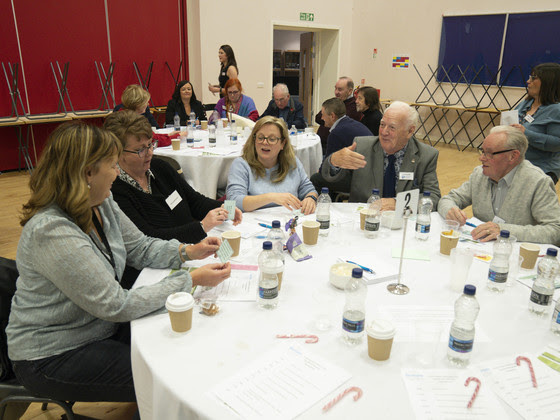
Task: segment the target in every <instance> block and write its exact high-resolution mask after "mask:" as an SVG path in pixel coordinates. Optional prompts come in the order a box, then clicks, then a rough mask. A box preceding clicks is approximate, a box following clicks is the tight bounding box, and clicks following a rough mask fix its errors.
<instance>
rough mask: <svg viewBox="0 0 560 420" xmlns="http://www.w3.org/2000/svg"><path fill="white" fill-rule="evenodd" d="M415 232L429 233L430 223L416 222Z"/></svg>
mask: <svg viewBox="0 0 560 420" xmlns="http://www.w3.org/2000/svg"><path fill="white" fill-rule="evenodd" d="M416 232H418V233H430V225H421V224H420V223H416Z"/></svg>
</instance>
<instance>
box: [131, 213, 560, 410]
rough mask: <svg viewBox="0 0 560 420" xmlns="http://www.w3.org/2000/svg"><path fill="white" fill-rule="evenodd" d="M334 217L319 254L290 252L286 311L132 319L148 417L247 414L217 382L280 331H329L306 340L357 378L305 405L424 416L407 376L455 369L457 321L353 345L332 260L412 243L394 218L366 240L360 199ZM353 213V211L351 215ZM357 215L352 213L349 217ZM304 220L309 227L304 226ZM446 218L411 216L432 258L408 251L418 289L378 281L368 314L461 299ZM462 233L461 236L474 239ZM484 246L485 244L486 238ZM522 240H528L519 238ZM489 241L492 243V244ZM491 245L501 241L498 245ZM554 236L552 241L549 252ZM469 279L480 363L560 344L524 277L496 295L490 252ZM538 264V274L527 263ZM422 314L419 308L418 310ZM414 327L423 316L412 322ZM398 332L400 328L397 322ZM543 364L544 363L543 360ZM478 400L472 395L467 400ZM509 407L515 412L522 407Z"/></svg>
mask: <svg viewBox="0 0 560 420" xmlns="http://www.w3.org/2000/svg"><path fill="white" fill-rule="evenodd" d="M333 207H334V210H333V212H332V220H333V221H336V219H338V220H340V221H342V222H343V223H340V226H341V228H335V227H333V228H331V233H330V235H329V236H328V237H327V238H323V237H320V238H319V243H318V244H317V245H316V246H313V247H308V249H309V250H310V252H311V254H312V255H313V258H312V259H310V260H307V261H304V262H299V263H296V262H295V261H293V259H292V258H291V257H290V256H286V268H285V272H284V276H283V283H282V290H281V292H280V300H279V304H278V307H277V308H276V309H275V310H272V311H267V310H262V309H259V308H258V306H257V303H256V302H220V303H219V306H220V307H221V310H220V312H219V314H218V315H216V316H214V317H207V316H204V315H200V314H199V313H198V310H197V311H194V312H195V313H194V318H193V328H192V330H191V331H189V332H188V333H185V334H174V333H173V332H172V331H171V327H170V323H169V318H168V315H167V314H166V313H164V314H160V315H155V316H150V317H146V318H144V319H140V320H136V321H134V322H133V323H132V368H133V373H134V383H135V387H136V395H137V399H138V405H139V407H140V413H141V416H142V419H143V420H150V419H167V420H171V419H185V418H212V419H229V418H237V417H236V415H235V413H234V412H233V411H231V410H230V409H229V408H228V407H226V406H225V405H224V404H222V403H221V402H220V401H219V400H217V399H215V398H214V397H212V396H211V395H209V394H208V391H209V390H211V389H212V388H213V387H214V386H215V385H216V384H217V383H219V382H221V381H222V380H224V379H225V378H228V377H230V376H231V375H233V374H235V373H236V372H238V371H239V370H240V369H242V368H243V367H244V366H246V365H247V364H249V363H250V362H251V361H253V360H254V359H256V358H258V357H259V356H260V355H263V354H264V353H265V352H267V351H268V350H270V349H272V348H274V347H275V346H278V345H279V343H280V342H281V341H283V340H280V339H277V338H275V335H276V334H286V333H287V334H302V333H303V334H317V335H318V336H319V342H318V343H316V344H307V345H305V346H306V347H305V348H306V350H309V351H312V352H314V353H315V354H317V355H319V356H321V357H323V358H325V359H327V360H329V361H331V362H332V363H334V364H336V365H338V366H340V367H342V368H344V369H346V370H348V371H349V372H350V373H351V374H352V379H351V380H350V381H349V382H348V383H346V384H344V385H343V386H342V387H340V388H339V389H338V390H337V391H336V392H333V393H332V394H331V395H329V396H327V397H325V398H324V399H323V400H322V401H320V402H319V403H317V404H315V405H314V406H313V407H312V408H311V409H309V410H308V411H306V412H305V413H303V414H302V416H300V418H304V419H319V418H321V419H322V418H324V419H328V418H332V419H335V418H337V419H338V418H343V417H344V418H347V419H363V418H391V419H409V418H413V417H414V412H413V409H412V406H411V405H410V402H409V398H408V395H407V391H406V388H405V385H404V383H403V381H402V379H401V371H400V369H401V368H402V367H418V368H448V367H449V365H448V363H447V360H446V350H447V343H446V342H445V340H446V338H447V337H448V333H449V327H448V326H446V327H445V328H442V329H441V331H440V341H439V342H437V343H424V342H403V341H399V340H398V338H395V342H394V344H393V349H392V353H391V358H390V359H389V360H388V361H386V362H376V361H374V360H372V359H370V358H369V357H368V355H367V340H365V339H364V341H363V343H362V344H361V345H358V346H356V347H348V346H347V345H346V344H344V342H343V341H342V340H341V318H342V308H343V305H344V301H345V296H344V292H343V291H341V290H338V289H335V288H334V287H332V286H331V285H330V284H329V268H330V266H331V265H332V264H333V263H335V262H337V261H336V260H337V257H339V256H346V257H350V258H353V259H355V260H357V261H358V262H361V263H362V264H364V265H365V263H364V261H365V262H366V263H367V264H368V265H370V266H371V267H374V268H375V266H376V264H381V263H383V264H384V265H390V266H392V267H394V269H395V270H396V269H397V268H398V259H396V258H392V257H391V251H392V249H393V248H395V247H397V248H398V247H400V244H401V241H402V233H403V230H402V229H401V230H395V231H389V230H387V229H385V228H382V230H381V231H380V234H379V236H378V238H376V239H366V238H365V237H364V235H363V233H362V231H360V230H359V214H358V212H357V211H356V208H357V205H356V204H335V205H333ZM255 218H259V219H264V220H267V221H271V220H273V219H280V220H281V221H282V222H284V221H286V220H287V219H288V215H287V212H286V211H284V210H283V209H281V208H274V209H269V210H267V211H258V212H253V213H246V214H244V221H243V223H251V224H256V223H257V221H255V220H254V219H255ZM348 220H351V221H350V222H348ZM345 221H346V223H344V222H345ZM300 229H301V227H299V228H298V231H299V232H300V234H301V230H300ZM440 231H441V223H440V217H439V216H438V215H437V214H436V213H433V214H432V232H431V234H430V237H429V239H428V241H427V242H422V241H418V240H416V239H415V238H414V222H413V221H409V225H408V232H407V240H406V243H407V249H408V248H416V249H425V250H427V251H428V254H429V257H430V261H421V260H408V259H407V260H405V261H404V263H403V283H404V284H406V285H407V286H409V287H410V293H409V294H407V295H403V296H397V295H393V294H391V293H389V292H388V291H387V288H386V287H387V283H380V284H376V285H370V286H368V295H367V301H366V311H367V313H366V322H369V321H370V320H371V319H373V318H374V317H376V316H378V314H379V312H380V311H382V310H383V307H384V306H386V305H398V306H400V307H402V311H403V312H406V311H410V310H411V309H410V308H411V307H413V306H416V305H420V306H433V307H441V306H452V305H453V304H454V302H455V300H456V299H457V297H458V296H459V294H458V293H456V292H453V291H451V289H450V287H449V272H450V266H451V263H450V258H449V257H447V256H443V255H441V254H440V253H439V233H440ZM261 242H262V239H260V240H259V239H257V238H252V239H244V240H242V246H241V247H242V252H241V255H240V257H239V259H238V262H239V261H240V262H244V263H251V264H256V258H257V255H258V252H259V250H258V248H259V245H260V244H261ZM468 244H469V243H468V242H460V243H459V246H460V247H466V246H468ZM477 246H478V245H477ZM517 246H518V245H517ZM482 249H483V250H484V247H482ZM485 250H486V251H488V252H490V253H491V252H492V247H491V244H490V245H486V247H485ZM544 250H545V247H544V246H542V247H541V251H544ZM155 273H156V272H155V271H151V273H148V270H144V272H143V274H142V275H141V277H140V278H139V280H138V282H137V283H138V285H141V284H149V283H150V282H154V281H157V279H158V276H159V277H160V276H161V273H160V274H155ZM469 273H470V274H469V280H468V282H469V283H472V284H475V285H476V286H477V293H476V297H477V299H478V301H479V302H480V306H481V310H480V314H479V317H478V323H479V326H480V328H479V330H477V334H479V336H480V337H482V336H486V337H490V340H489V341H483V340H480V341H476V339H475V347H474V351H473V354H472V357H471V365H473V364H477V363H480V362H484V361H488V360H491V359H495V358H500V357H509V356H513V357H515V356H517V355H519V354H522V353H525V352H527V353H529V354H531V353H535V352H538V351H541V350H542V349H543V348H544V347H545V345H547V344H554V345H555V346H556V347H558V346H560V338H558V337H556V336H554V335H553V334H552V333H550V332H549V323H550V318H549V317H546V318H544V319H539V318H536V317H533V316H531V315H530V314H529V312H528V309H527V304H528V301H529V293H530V290H529V288H528V287H526V286H524V285H522V284H520V283H517V282H514V284H513V285H512V286H511V287H508V288H507V290H506V291H505V293H503V294H495V293H492V292H490V291H489V290H488V289H487V288H486V278H487V273H488V263H485V262H482V261H479V260H475V261H474V262H473V264H472V266H471V270H470V272H469ZM525 274H526V273H525ZM328 291H330V292H332V293H334V295H335V300H334V303H332V304H330V305H329V307H328V308H327V309H328V312H329V313H330V316H331V318H332V320H333V322H334V326H333V328H332V329H331V330H329V331H327V332H320V331H318V330H317V329H316V328H315V327H314V324H315V323H314V321H315V318H316V316H317V315H318V314H319V313H321V312H323V311H324V308H322V307H321V305H320V303H319V301H320V299H317V296H318V294H317V293H319V294H320V292H328ZM410 316H411V319H413V317H414V313H410ZM411 324H412V325H413V328H416V326H417V325H419V324H418V323H416V322H414V321H411ZM397 335H398V331H397ZM426 351H427V352H428V353H429V352H431V351H433V360H432V361H431V362H428V364H427V365H422V364H420V362H419V361H418V356H419V354H422V353H424V354H425V353H426ZM537 363H538V362H537ZM349 386H358V387H360V388H361V389H362V390H363V392H364V395H363V397H362V398H361V399H360V400H359V401H357V402H354V401H352V398H350V397H349V396H347V397H345V398H344V399H343V400H342V401H341V402H340V403H339V404H338V405H337V406H335V407H334V408H333V409H332V410H331V411H330V412H328V413H327V414H323V413H322V411H321V408H322V406H323V405H324V404H326V403H327V402H328V401H330V400H331V399H332V398H333V397H334V396H336V395H338V393H339V392H341V391H342V390H344V389H345V388H347V387H349ZM465 403H466V402H465ZM504 407H506V408H505V409H506V412H507V413H508V417H512V418H518V416H517V414H516V413H515V412H514V411H513V410H511V409H510V408H509V407H507V406H504Z"/></svg>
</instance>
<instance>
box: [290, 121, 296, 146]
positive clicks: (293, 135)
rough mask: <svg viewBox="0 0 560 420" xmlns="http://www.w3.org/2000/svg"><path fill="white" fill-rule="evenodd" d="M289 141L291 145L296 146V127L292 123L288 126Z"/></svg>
mask: <svg viewBox="0 0 560 420" xmlns="http://www.w3.org/2000/svg"><path fill="white" fill-rule="evenodd" d="M289 134H290V143H291V144H292V146H293V147H297V142H298V139H297V128H296V126H295V124H292V128H290V132H289Z"/></svg>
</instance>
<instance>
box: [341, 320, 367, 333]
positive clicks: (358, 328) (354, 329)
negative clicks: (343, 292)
mask: <svg viewBox="0 0 560 420" xmlns="http://www.w3.org/2000/svg"><path fill="white" fill-rule="evenodd" d="M364 323H365V320H364V319H360V320H359V321H350V320H349V319H346V318H342V329H343V330H344V331H348V332H351V333H360V332H362V331H363V330H364Z"/></svg>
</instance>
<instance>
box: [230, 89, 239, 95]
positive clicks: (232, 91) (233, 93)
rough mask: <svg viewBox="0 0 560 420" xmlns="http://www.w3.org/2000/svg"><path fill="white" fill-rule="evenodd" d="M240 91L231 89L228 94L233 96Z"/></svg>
mask: <svg viewBox="0 0 560 420" xmlns="http://www.w3.org/2000/svg"><path fill="white" fill-rule="evenodd" d="M238 93H239V91H238V90H230V91H229V92H228V93H227V94H228V95H231V96H233V95H237V94H238Z"/></svg>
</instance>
